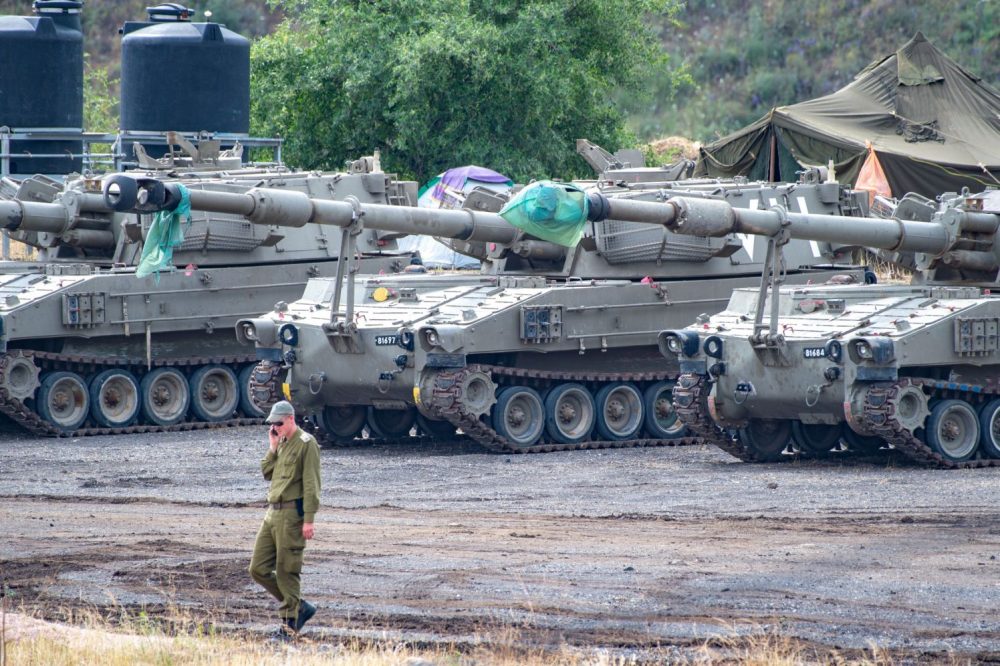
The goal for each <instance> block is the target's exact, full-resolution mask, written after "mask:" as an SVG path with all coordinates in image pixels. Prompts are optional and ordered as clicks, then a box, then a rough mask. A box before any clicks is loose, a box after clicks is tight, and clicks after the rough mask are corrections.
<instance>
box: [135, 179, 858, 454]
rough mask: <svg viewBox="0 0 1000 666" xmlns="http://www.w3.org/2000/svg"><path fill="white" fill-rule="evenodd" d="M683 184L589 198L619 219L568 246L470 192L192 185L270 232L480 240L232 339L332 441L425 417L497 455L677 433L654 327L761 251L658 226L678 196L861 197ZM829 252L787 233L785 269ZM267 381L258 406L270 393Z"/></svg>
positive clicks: (749, 267) (745, 274)
mask: <svg viewBox="0 0 1000 666" xmlns="http://www.w3.org/2000/svg"><path fill="white" fill-rule="evenodd" d="M685 187H686V185H685V184H684V183H678V184H676V186H674V187H673V188H659V189H655V190H653V189H645V188H644V189H642V190H637V191H632V190H629V189H628V188H627V187H615V188H614V194H607V195H606V194H604V193H602V192H601V191H594V192H591V195H592V196H590V199H591V205H590V209H591V210H592V211H596V212H599V211H602V210H604V211H606V210H607V209H608V203H607V202H608V201H612V202H613V203H612V204H611V205H612V206H613V208H614V211H615V215H614V219H608V220H605V221H602V222H596V221H595V222H593V223H591V224H588V226H587V230H586V232H585V233H584V236H583V239H582V241H580V242H579V243H578V244H576V245H575V246H573V247H564V246H562V245H558V244H556V243H553V242H549V241H544V240H540V239H539V238H533V237H531V236H530V235H528V234H526V233H524V232H523V231H521V230H520V229H518V228H515V227H513V226H512V225H511V224H509V223H508V222H507V220H506V219H504V218H503V217H501V216H499V215H496V214H494V213H491V212H487V211H486V210H483V209H480V208H479V207H478V205H477V204H476V203H475V197H472V196H470V198H469V199H468V200H467V202H466V204H467V205H471V206H472V209H465V210H457V211H450V210H424V209H412V208H390V207H386V206H378V205H370V204H363V203H358V202H315V201H310V200H309V199H308V197H305V196H301V195H297V194H294V193H282V192H273V191H270V190H256V191H251V192H248V193H246V194H242V195H238V196H237V195H230V194H222V193H210V194H206V193H195V192H192V193H191V203H192V206H193V207H197V208H204V209H213V210H224V211H226V212H232V213H238V214H240V215H243V216H245V217H246V218H247V219H248V220H251V221H254V222H256V223H258V224H264V225H266V224H269V223H271V222H272V221H273V220H276V219H279V218H280V219H281V220H284V222H283V223H289V224H298V223H320V224H324V225H333V226H335V227H340V228H341V229H342V234H343V235H344V238H345V239H346V241H347V243H348V244H349V243H350V238H351V237H352V235H353V234H354V233H356V232H357V231H358V230H360V229H379V230H383V231H387V232H389V231H391V232H395V233H425V234H429V235H433V236H437V237H445V238H453V239H460V240H461V241H462V242H465V243H467V245H468V246H470V247H475V248H477V251H478V252H481V255H480V256H481V258H482V259H483V270H482V273H480V274H478V275H465V276H453V275H442V276H426V275H417V276H400V277H374V278H367V279H360V278H359V279H355V278H353V277H352V274H350V272H349V271H345V273H346V274H345V275H343V276H341V278H340V279H316V280H312V281H310V283H309V285H308V286H307V288H306V291H305V293H304V294H303V296H302V298H300V299H299V300H297V301H295V302H289V303H287V304H282V306H281V307H280V308H278V309H277V310H276V311H274V312H272V313H270V314H268V315H265V316H262V317H258V318H254V319H247V320H244V321H241V322H240V323H239V324H238V325H237V333H238V335H239V336H241V337H242V338H243V339H245V340H247V341H248V342H252V343H253V344H255V345H256V348H257V354H258V357H259V358H260V359H262V363H261V366H260V370H259V372H258V373H257V374H258V375H265V376H266V375H267V372H268V371H271V372H273V373H274V376H275V377H276V378H277V380H278V381H282V382H283V384H284V387H283V388H284V394H285V397H288V398H290V399H291V400H292V401H293V402H294V403H295V404H296V407H297V408H298V410H299V412H300V413H302V414H303V415H305V416H308V417H310V419H311V420H312V421H313V422H315V423H316V424H317V425H318V426H319V428H320V429H321V430H322V431H323V432H324V434H325V435H326V436H327V439H328V441H334V440H336V441H344V440H348V441H349V440H351V439H352V438H354V437H356V436H357V435H359V434H360V433H361V432H362V430H363V429H364V428H365V427H366V426H367V427H368V429H369V430H370V431H371V432H372V433H373V434H375V435H376V436H384V437H399V436H405V435H406V434H407V433H409V431H410V429H411V427H412V426H413V425H414V422H415V421H417V420H419V422H420V423H419V425H420V428H421V430H423V431H424V432H429V433H434V434H442V433H447V432H448V431H449V430H450V431H451V432H452V433H453V432H454V430H455V428H456V427H457V428H461V429H462V431H463V432H464V433H465V434H467V435H469V436H471V437H473V438H474V439H475V440H476V441H478V442H480V443H482V444H483V445H485V446H486V447H488V448H490V449H493V450H507V451H511V450H513V451H534V450H550V449H554V448H567V447H586V446H610V445H619V444H622V445H635V444H637V443H666V442H671V441H678V438H683V437H684V429H683V427H682V426H678V424H677V423H676V422H675V419H674V417H673V414H672V411H671V407H670V389H671V387H672V382H673V379H674V377H675V376H676V370H677V368H676V365H675V364H670V363H667V362H665V361H664V360H663V359H662V357H661V356H660V355H659V353H658V351H657V348H656V335H657V334H658V332H659V331H660V330H661V327H662V323H663V322H665V321H677V322H687V321H692V320H693V319H694V318H695V317H696V316H697V315H698V314H700V313H703V312H706V311H707V312H713V311H715V310H717V309H718V308H719V307H721V306H722V305H723V303H724V302H725V300H726V299H727V298H728V295H729V293H730V291H731V290H732V289H733V287H735V286H739V285H746V284H750V283H752V282H753V281H755V280H756V279H757V275H758V273H759V270H760V267H761V265H762V260H763V257H764V255H765V252H766V248H764V247H763V244H754V243H752V240H753V239H752V237H746V238H745V239H740V238H738V237H736V236H732V237H726V238H719V239H686V238H683V237H680V236H675V235H673V234H670V233H669V232H666V231H665V230H664V227H663V224H662V220H661V219H660V218H659V217H658V216H661V215H662V214H663V211H664V210H665V205H664V204H663V203H662V201H663V200H665V198H666V197H668V196H669V195H670V194H671V193H680V192H686V193H687V194H688V195H689V196H692V197H706V198H708V197H715V198H722V199H725V200H729V201H732V202H733V203H734V205H736V206H743V207H753V206H758V207H766V206H769V205H774V204H775V202H777V201H780V202H783V203H786V204H789V205H790V206H792V207H793V208H794V209H796V210H817V211H825V212H831V213H836V212H841V211H842V210H843V209H844V208H847V207H849V206H854V205H857V203H856V202H857V198H856V197H855V196H854V195H853V193H850V192H845V191H843V190H842V189H841V188H839V186H837V185H836V184H832V187H831V186H830V184H823V185H794V184H789V185H769V184H763V185H762V184H735V183H715V184H713V185H709V184H706V183H702V184H700V185H698V186H696V187H694V188H692V189H690V190H686V189H684V188H685ZM699 188H702V189H699ZM168 198H169V197H168ZM125 203H126V204H127V203H128V202H125ZM832 261H833V254H832V252H831V248H830V247H829V246H827V245H825V244H810V243H809V242H797V243H792V244H790V245H789V247H788V248H787V252H786V265H787V267H788V272H789V274H790V278H789V279H791V280H798V281H801V282H805V281H807V280H809V279H814V280H816V279H819V280H824V279H826V278H827V277H829V276H830V275H833V274H834V271H833V270H831V268H830V266H829V264H830V263H831V262H832ZM816 264H826V265H827V267H826V269H815V268H813V266H814V265H816ZM342 265H343V266H344V267H345V269H346V268H347V264H346V263H344V264H342ZM839 272H843V270H840V271H839ZM858 274H859V275H860V273H858ZM860 279H863V276H861V278H860ZM434 285H436V287H435V286H434ZM264 392H265V393H267V395H264V396H263V398H264V399H263V402H266V401H268V400H273V399H276V398H277V397H278V395H280V393H277V394H276V393H275V392H269V391H266V390H265V391H264ZM680 441H684V440H680Z"/></svg>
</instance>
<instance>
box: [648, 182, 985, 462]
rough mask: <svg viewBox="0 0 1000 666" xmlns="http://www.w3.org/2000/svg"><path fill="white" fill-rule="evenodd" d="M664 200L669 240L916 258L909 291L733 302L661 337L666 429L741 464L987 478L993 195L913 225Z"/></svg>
mask: <svg viewBox="0 0 1000 666" xmlns="http://www.w3.org/2000/svg"><path fill="white" fill-rule="evenodd" d="M691 203H692V202H690V201H685V200H682V199H678V200H674V201H673V208H674V211H675V212H674V214H673V217H672V219H671V220H670V221H669V222H668V223H667V225H668V226H669V227H671V228H673V229H675V230H677V231H679V232H681V233H692V234H698V233H708V234H714V233H727V232H731V231H734V230H738V231H740V232H742V233H751V234H759V235H762V236H766V237H769V238H770V239H772V241H771V242H772V244H774V245H778V244H779V243H781V242H783V241H784V240H787V239H789V238H812V239H822V240H835V239H836V240H839V241H840V242H844V243H858V244H859V245H867V246H870V247H876V248H883V249H886V250H892V251H909V252H912V253H914V255H913V256H914V260H915V272H914V274H913V279H912V281H911V284H910V285H899V284H886V285H865V286H858V285H855V286H851V287H844V286H837V285H817V286H806V287H792V286H787V285H786V286H784V287H780V288H779V287H778V285H777V282H778V281H777V280H776V279H775V278H774V277H771V276H765V281H764V282H763V283H762V286H761V288H760V289H759V290H756V291H750V290H737V291H736V292H734V293H733V296H732V299H731V300H730V303H729V306H728V307H727V308H726V310H725V311H723V312H721V313H719V314H717V315H715V316H713V317H711V318H706V319H704V320H703V321H701V322H699V323H698V324H696V325H694V326H689V327H687V328H684V329H674V330H668V331H664V332H663V333H662V334H661V336H660V346H661V351H662V353H663V354H664V355H665V356H666V357H667V358H669V359H670V360H672V361H676V362H678V364H679V366H680V369H681V373H682V374H681V377H680V378H679V380H678V386H677V388H676V389H675V391H674V407H675V409H676V411H677V414H678V415H679V417H680V419H681V420H682V421H683V422H685V423H687V424H688V425H689V427H691V428H692V429H693V430H694V431H695V432H697V433H698V434H700V435H702V436H703V437H705V438H707V439H709V440H710V441H712V442H714V443H715V444H717V445H718V446H720V447H721V448H723V449H724V450H726V451H728V452H730V453H732V454H733V455H735V456H736V457H738V458H740V459H742V460H746V461H780V460H787V459H789V458H790V457H791V456H790V455H789V453H790V452H798V453H802V454H805V455H810V456H829V455H834V454H842V453H843V452H844V451H845V450H846V451H855V452H862V453H872V452H874V451H878V450H880V449H882V448H888V447H890V446H891V447H892V448H893V449H896V450H898V451H899V452H901V453H902V454H903V455H905V456H907V457H908V458H910V459H912V460H914V461H916V462H917V463H918V464H921V465H929V466H937V467H948V468H952V467H969V466H975V467H979V466H989V465H997V464H1000V445H998V443H1000V385H998V384H997V381H996V374H997V369H998V363H1000V361H998V355H1000V341H998V340H1000V338H998V334H997V331H998V329H997V322H1000V300H998V299H997V297H996V296H995V295H994V293H993V292H994V290H995V288H996V281H997V278H998V267H1000V262H998V257H1000V242H998V240H997V233H996V232H997V228H998V226H1000V192H996V191H990V192H986V193H983V194H980V195H975V196H973V195H969V194H968V193H963V194H960V195H956V194H946V195H942V197H940V201H939V204H938V206H937V210H935V211H934V212H933V214H932V215H930V216H927V219H923V220H914V219H907V218H912V217H913V215H912V213H913V211H914V210H918V209H921V208H924V207H925V204H926V200H922V198H920V197H917V198H914V196H913V195H908V197H907V198H904V200H903V201H901V202H900V204H899V205H898V206H897V207H896V210H895V211H894V213H895V216H894V217H892V218H890V219H870V218H857V219H852V218H840V219H830V218H826V217H825V216H815V215H796V214H791V213H786V212H784V211H782V210H774V211H755V212H753V213H750V212H748V211H733V210H730V209H727V208H725V207H722V206H714V207H708V206H704V205H703V203H704V202H697V203H696V204H695V205H693V206H692V205H691Z"/></svg>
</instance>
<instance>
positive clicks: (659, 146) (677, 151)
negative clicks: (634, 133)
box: [646, 136, 701, 164]
mask: <svg viewBox="0 0 1000 666" xmlns="http://www.w3.org/2000/svg"><path fill="white" fill-rule="evenodd" d="M700 146H701V144H699V143H698V142H697V141H692V140H691V139H687V138H684V137H683V136H668V137H664V138H662V139H656V140H655V141H651V142H650V143H649V144H647V146H646V149H647V150H648V151H649V152H650V154H651V155H652V156H653V157H654V158H655V159H656V160H657V161H658V162H659V163H664V164H665V163H669V162H675V161H676V160H678V159H680V158H682V157H685V158H687V159H689V160H696V159H698V148H699V147H700Z"/></svg>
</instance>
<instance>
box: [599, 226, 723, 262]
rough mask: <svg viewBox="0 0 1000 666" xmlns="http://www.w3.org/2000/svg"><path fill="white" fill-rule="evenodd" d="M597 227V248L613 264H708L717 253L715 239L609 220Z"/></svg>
mask: <svg viewBox="0 0 1000 666" xmlns="http://www.w3.org/2000/svg"><path fill="white" fill-rule="evenodd" d="M596 228H597V231H596V235H595V240H596V241H597V249H598V251H599V252H600V253H601V255H602V256H603V257H604V258H605V259H607V261H608V263H609V264H630V263H636V262H640V261H657V260H664V261H671V260H675V261H707V260H708V259H711V258H712V257H713V256H714V255H715V253H716V252H717V249H716V248H713V247H712V241H711V239H708V238H698V237H695V236H679V235H677V234H672V233H670V232H669V231H667V230H666V229H665V228H663V227H655V226H652V225H649V224H639V223H637V222H622V221H619V220H607V221H606V222H604V223H602V224H599V225H597V227H596Z"/></svg>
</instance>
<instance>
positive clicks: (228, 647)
mask: <svg viewBox="0 0 1000 666" xmlns="http://www.w3.org/2000/svg"><path fill="white" fill-rule="evenodd" d="M170 613H171V615H168V616H163V617H151V616H149V615H147V614H146V613H144V612H140V613H138V614H130V613H129V612H128V611H127V610H125V609H119V610H118V614H117V615H114V616H113V617H110V618H109V617H108V616H107V615H101V614H99V613H97V612H96V611H87V612H79V611H74V612H70V611H67V610H62V611H61V612H60V615H61V616H62V617H65V618H66V620H67V621H66V622H59V623H56V622H49V621H46V620H41V619H38V618H36V617H31V616H30V615H28V614H25V613H23V612H22V613H18V614H7V616H6V635H5V640H4V648H5V652H6V659H7V664H8V665H10V666H14V665H16V666H78V665H82V664H86V665H89V664H101V665H102V666H105V665H106V666H126V665H128V666H132V665H133V664H156V665H165V666H166V665H170V666H173V665H198V666H201V665H204V666H209V665H211V666H244V665H245V666H251V665H253V666H256V665H269V664H275V665H277V664H296V665H300V664H301V665H302V666H313V665H319V664H324V665H326V664H333V665H338V666H429V665H434V666H466V665H469V666H471V665H472V664H475V665H477V666H480V665H496V666H549V665H553V666H554V665H566V666H632V665H637V664H645V663H671V664H687V665H690V666H711V665H715V664H749V665H758V664H759V665H761V666H763V665H767V666H772V665H773V666H783V665H789V666H791V665H793V664H794V665H797V664H818V665H823V666H827V665H828V666H847V665H855V664H856V665H859V666H891V665H892V664H893V663H895V661H894V658H893V657H892V656H891V655H890V654H889V653H887V652H886V651H884V650H881V649H879V648H877V647H872V648H871V649H869V650H867V651H865V652H863V653H857V652H843V651H838V650H831V649H829V648H826V647H823V646H813V645H809V644H806V643H803V642H801V641H798V640H795V639H792V638H788V637H787V636H782V635H781V634H780V633H777V632H775V631H773V630H769V629H761V630H757V631H754V632H751V633H750V634H746V633H745V632H744V633H743V635H739V632H737V631H736V630H735V628H733V627H728V626H725V625H723V624H722V623H720V634H723V635H729V636H731V637H721V638H719V637H715V638H711V639H707V640H706V641H704V642H703V643H702V644H700V645H695V646H684V647H663V648H659V649H656V650H652V651H651V650H644V654H645V655H647V656H646V657H643V658H642V660H639V659H636V658H633V657H623V656H620V655H610V654H607V653H605V652H603V651H600V650H596V649H581V648H577V647H573V646H569V645H564V646H562V647H559V648H555V649H552V648H532V647H530V643H529V642H528V641H529V640H530V638H529V637H528V636H526V635H525V634H523V633H522V631H521V630H519V629H516V628H508V629H507V630H506V631H501V632H500V634H499V635H497V634H491V636H490V640H489V642H488V643H486V642H484V643H483V644H482V645H481V646H476V647H470V646H467V645H465V646H461V647H459V646H443V647H432V648H421V647H415V646H412V645H408V644H405V643H400V642H396V641H391V640H387V639H386V640H362V639H345V640H344V641H342V642H339V643H338V642H335V640H333V639H327V640H326V641H325V642H316V641H313V640H310V639H309V638H308V637H303V638H302V639H300V640H298V641H296V642H294V643H276V642H272V641H269V640H267V639H266V638H265V637H263V636H262V635H260V634H255V633H251V632H232V631H225V632H222V631H216V630H215V629H214V628H213V626H212V625H205V624H203V623H202V624H199V623H197V622H194V621H193V619H192V618H193V617H194V616H193V615H192V614H191V613H190V612H184V611H182V610H180V609H176V608H174V609H171V611H170ZM484 641H485V638H484ZM950 663H952V664H959V663H965V662H961V661H955V660H952V661H951V662H950Z"/></svg>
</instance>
